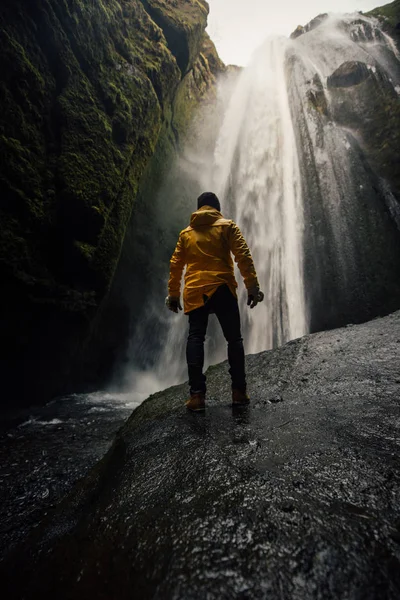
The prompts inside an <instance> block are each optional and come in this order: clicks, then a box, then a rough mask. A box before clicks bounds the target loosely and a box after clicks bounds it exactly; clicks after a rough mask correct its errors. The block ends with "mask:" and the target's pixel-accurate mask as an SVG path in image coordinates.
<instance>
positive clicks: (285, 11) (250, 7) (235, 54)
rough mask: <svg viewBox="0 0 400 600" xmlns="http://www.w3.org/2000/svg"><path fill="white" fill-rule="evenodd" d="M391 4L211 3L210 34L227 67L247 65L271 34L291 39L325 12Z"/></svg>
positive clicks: (379, 0)
mask: <svg viewBox="0 0 400 600" xmlns="http://www.w3.org/2000/svg"><path fill="white" fill-rule="evenodd" d="M390 1H391V0H386V1H385V0H208V3H209V5H210V15H209V17H208V29H207V31H208V33H209V35H210V37H211V39H212V40H213V42H214V43H215V45H216V47H217V50H218V53H219V55H220V57H221V59H222V60H223V61H224V62H225V64H236V65H246V64H247V62H248V61H249V59H250V57H251V55H252V53H253V50H255V48H257V46H259V45H260V44H261V43H262V42H263V41H264V40H265V38H267V37H268V36H269V35H271V34H277V35H285V36H289V35H290V34H291V33H292V31H294V30H295V29H296V27H297V25H305V24H306V23H308V22H309V21H311V19H313V18H314V17H316V16H317V15H319V14H321V13H324V12H336V13H337V12H354V11H356V10H362V11H363V12H368V11H369V10H372V9H373V8H376V7H377V6H383V5H384V4H388V3H389V2H390Z"/></svg>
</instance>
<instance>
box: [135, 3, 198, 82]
mask: <svg viewBox="0 0 400 600" xmlns="http://www.w3.org/2000/svg"><path fill="white" fill-rule="evenodd" d="M141 1H142V4H143V6H144V7H145V9H146V10H147V12H148V13H149V15H150V16H151V17H152V19H154V22H155V23H157V24H158V25H159V26H160V27H161V28H162V30H163V31H164V33H165V37H166V39H167V41H168V45H169V47H170V49H171V52H172V53H173V54H174V55H175V57H176V60H177V63H178V65H179V68H180V70H181V72H182V75H185V74H186V73H187V72H188V71H189V69H191V68H192V67H193V65H194V62H195V61H196V59H197V56H198V54H199V50H200V46H201V43H202V39H203V34H204V30H205V28H206V26H207V16H208V11H209V7H208V3H207V2H205V1H204V0H185V1H182V0H141Z"/></svg>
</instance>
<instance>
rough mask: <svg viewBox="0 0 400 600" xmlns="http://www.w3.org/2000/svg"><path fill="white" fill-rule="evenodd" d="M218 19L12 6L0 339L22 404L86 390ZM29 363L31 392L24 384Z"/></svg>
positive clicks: (7, 16)
mask: <svg viewBox="0 0 400 600" xmlns="http://www.w3.org/2000/svg"><path fill="white" fill-rule="evenodd" d="M146 8H147V9H148V12H147V10H146ZM156 9H157V14H158V15H159V17H160V18H159V19H157V20H155V19H153V16H154V14H155V13H154V11H155V10H156ZM207 13H208V5H207V3H206V2H201V1H195V0H191V1H190V2H188V1H187V0H173V2H162V1H158V2H156V1H155V0H154V1H149V2H141V1H140V0H124V1H123V2H117V1H116V0H105V1H103V2H86V1H83V0H43V1H41V2H40V3H37V2H29V3H26V2H23V1H22V0H15V1H13V2H12V1H11V0H9V1H8V0H5V1H4V2H2V4H1V6H0V68H1V74H2V76H1V81H0V101H1V107H2V111H1V114H0V156H1V166H0V186H1V196H0V198H1V199H0V219H1V228H0V276H1V279H2V288H3V294H2V299H1V308H2V311H1V316H0V333H1V339H2V347H3V353H4V356H5V361H4V362H3V365H4V374H3V372H2V373H1V376H2V378H3V379H4V378H5V379H7V378H8V379H9V380H10V383H9V388H7V383H6V384H5V386H6V388H7V389H8V390H9V392H10V394H9V397H8V401H11V400H10V399H11V396H14V397H16V398H17V400H16V401H17V402H23V403H29V402H32V401H36V400H38V399H41V400H43V401H45V400H47V399H48V398H49V397H50V396H51V395H54V394H55V393H59V392H63V391H65V389H66V387H68V384H66V381H69V382H71V386H72V387H73V380H74V375H73V374H74V363H75V361H78V360H79V356H80V355H81V353H82V352H83V353H84V352H86V351H87V348H88V346H87V345H88V343H89V342H88V340H89V339H90V336H91V331H92V329H93V322H94V319H95V317H96V314H97V312H98V307H99V306H100V305H101V303H102V301H103V298H104V296H105V295H106V294H107V292H108V290H109V288H110V285H111V282H112V280H113V276H114V272H115V269H116V266H117V264H118V261H119V257H120V252H121V247H122V244H123V240H124V236H125V232H126V227H127V225H128V222H129V219H130V216H131V212H132V207H133V204H134V201H135V198H136V195H137V192H138V189H139V185H140V182H141V180H142V177H143V174H144V172H145V170H146V168H147V166H148V164H149V160H150V159H151V157H152V156H153V155H154V152H155V149H156V146H157V143H158V139H159V136H160V132H161V131H163V129H164V128H165V127H166V124H167V123H170V122H171V119H172V112H173V109H172V105H173V104H174V103H175V102H176V100H175V99H176V94H177V90H179V85H180V81H181V79H182V72H186V73H187V75H186V76H187V77H191V76H192V75H191V66H192V65H195V64H197V62H198V61H199V60H202V59H201V57H200V48H201V44H202V43H203V36H204V29H205V26H206V20H207ZM159 23H161V27H160V25H159ZM163 26H164V29H163ZM171 28H172V29H173V31H174V36H175V37H174V38H173V40H172V38H171V36H170V30H171ZM182 56H185V57H186V59H185V61H183V62H182ZM184 63H185V64H184ZM203 91H205V90H203V89H202V90H200V92H199V94H197V96H196V101H199V100H200V98H201V95H202V93H203ZM186 112H187V115H186V114H185V117H184V118H183V119H182V127H184V126H185V125H184V124H185V123H186V122H187V121H188V119H189V117H190V109H187V111H186ZM176 119H177V121H179V120H180V117H179V115H176ZM163 124H164V125H163ZM180 128H181V125H179V127H178V129H180ZM175 142H176V139H175ZM49 323H51V326H49ZM58 327H60V331H59V332H57V328H58ZM61 330H62V331H61ZM85 348H86V349H85ZM33 356H34V357H35V359H37V364H36V366H33V365H32V366H31V362H32V361H31V359H32V357H33ZM49 361H50V362H51V364H52V371H53V374H52V375H51V376H47V372H48V369H47V367H46V365H47V366H48V365H49ZM21 362H25V363H26V365H27V373H28V376H29V377H30V382H29V388H28V391H27V390H25V389H24V386H23V385H22V384H21V386H19V385H17V386H16V388H15V389H14V386H13V382H14V381H15V380H16V379H18V377H17V374H18V373H19V369H20V364H21ZM37 365H40V367H37ZM37 370H39V373H37ZM8 375H9V377H8ZM40 379H41V380H42V381H39V380H40ZM50 380H51V382H50Z"/></svg>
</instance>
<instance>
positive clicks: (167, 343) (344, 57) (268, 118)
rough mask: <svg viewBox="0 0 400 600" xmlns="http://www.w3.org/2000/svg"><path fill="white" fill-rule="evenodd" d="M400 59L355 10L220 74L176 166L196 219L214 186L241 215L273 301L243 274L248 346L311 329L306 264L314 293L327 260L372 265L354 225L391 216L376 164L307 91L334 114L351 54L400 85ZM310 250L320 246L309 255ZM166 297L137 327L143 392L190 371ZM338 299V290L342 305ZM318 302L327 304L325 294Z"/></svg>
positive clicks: (230, 213)
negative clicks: (156, 340)
mask: <svg viewBox="0 0 400 600" xmlns="http://www.w3.org/2000/svg"><path fill="white" fill-rule="evenodd" d="M398 58H399V57H398V53H397V50H396V48H395V46H394V44H393V41H392V40H391V39H390V38H389V37H388V36H387V35H386V34H385V33H383V32H382V31H381V30H380V29H379V26H378V23H377V22H376V21H374V20H372V19H367V18H365V17H362V16H361V15H358V14H357V15H347V16H342V17H340V18H339V17H336V18H330V19H327V20H326V21H325V22H324V23H323V24H322V25H320V26H319V27H318V28H317V29H315V30H313V31H310V32H309V33H307V34H305V35H303V36H301V37H300V38H298V39H296V40H287V39H283V38H282V39H281V38H278V39H270V40H268V41H267V42H265V44H264V45H263V46H262V47H261V48H259V49H258V50H257V51H256V53H255V54H254V57H253V60H252V62H251V64H250V66H249V67H247V68H246V69H244V70H243V71H242V72H241V73H240V74H239V75H238V76H236V78H234V83H232V79H231V80H228V81H222V82H220V84H219V88H218V102H216V106H215V107H214V110H213V111H210V109H209V107H208V108H207V110H206V111H205V112H203V113H202V115H201V117H200V118H199V119H198V122H199V123H200V128H199V130H198V135H196V136H195V142H193V141H192V143H191V144H189V145H187V147H186V149H185V151H184V153H183V156H182V158H181V159H180V161H179V163H178V164H177V166H176V172H175V174H178V175H179V178H180V180H182V179H184V180H185V181H186V184H188V188H189V189H190V190H191V192H190V195H189V197H188V199H187V200H188V205H187V217H188V220H189V217H190V212H192V211H193V210H194V203H195V198H196V196H197V194H198V193H200V192H202V191H206V190H207V191H214V192H215V193H216V194H217V195H218V196H219V197H220V200H221V205H222V212H223V214H224V216H225V217H226V218H231V219H233V220H234V221H235V222H236V223H237V224H238V225H239V227H240V228H241V230H242V232H243V234H244V236H245V238H246V240H247V242H248V244H249V246H250V249H251V251H252V254H253V258H254V262H255V265H256V269H257V273H258V276H259V281H260V285H261V289H262V290H263V291H264V293H265V301H264V302H263V303H262V304H261V305H259V306H257V307H256V308H255V309H254V310H251V311H250V310H249V309H248V307H247V306H246V299H247V297H246V292H245V289H244V286H243V282H242V281H241V277H240V274H239V273H237V274H236V275H237V279H238V281H239V302H240V307H241V316H242V329H243V336H244V341H245V348H246V352H247V353H255V352H259V351H262V350H266V349H269V348H272V347H276V346H278V345H280V344H283V343H285V342H286V341H288V340H290V339H293V338H296V337H299V336H301V335H304V334H305V333H307V331H308V330H309V319H310V315H309V312H310V310H311V308H310V307H311V305H312V302H311V300H310V298H311V292H310V290H309V289H307V288H306V285H305V273H306V272H307V269H308V271H310V264H311V266H312V268H311V285H310V279H309V280H308V284H309V287H310V288H311V287H312V293H313V294H314V292H315V289H316V288H317V287H318V285H320V287H322V288H324V287H325V288H326V289H328V287H329V282H328V281H327V279H326V273H327V272H328V271H327V268H326V265H327V264H328V263H329V262H332V263H334V267H332V269H334V271H332V272H334V274H335V275H334V277H336V276H337V277H338V281H339V283H340V285H341V286H342V287H343V289H345V288H346V281H349V280H350V279H351V278H353V279H354V278H355V277H358V276H359V275H358V274H357V272H358V271H360V269H361V270H362V269H368V262H369V258H368V254H367V253H366V254H365V256H364V255H362V254H360V244H361V243H362V242H361V241H360V240H361V238H360V237H358V238H357V235H358V233H357V232H358V230H359V224H360V223H361V222H362V221H363V219H365V220H366V222H367V221H368V223H370V222H374V221H379V220H380V219H382V218H384V217H382V215H381V212H382V211H381V208H379V204H381V203H382V193H381V192H380V191H379V190H378V191H376V186H375V185H374V184H373V185H371V186H369V188H368V190H367V188H366V187H365V183H366V181H368V178H369V177H371V174H370V171H368V170H366V167H365V160H364V159H363V157H362V156H361V154H360V149H359V146H358V142H357V140H356V134H355V133H354V132H351V131H347V130H346V128H344V127H338V126H337V125H336V124H335V123H334V122H333V121H332V120H331V119H330V118H328V117H327V116H321V114H320V112H319V111H317V110H315V108H312V107H310V102H309V99H310V92H311V93H312V94H315V93H317V92H318V93H322V94H323V96H324V98H325V100H326V104H327V107H328V109H327V114H329V106H330V91H329V89H328V87H327V78H328V77H329V76H330V75H331V74H332V73H333V72H334V71H335V70H336V69H337V68H338V67H339V66H340V65H341V64H342V63H343V62H345V61H361V62H363V63H364V64H366V65H367V66H368V68H369V69H371V72H373V73H375V72H376V69H377V68H378V69H380V72H381V73H384V74H385V75H384V76H385V78H386V80H387V81H386V84H387V85H389V86H390V85H393V90H396V91H397V92H398V91H399V89H400V88H399V87H398V86H399V82H400V69H399V61H398ZM394 93H395V92H394ZM355 140H356V141H355ZM356 142H357V143H356ZM210 148H211V150H210ZM383 187H384V185H382V189H383ZM383 195H384V194H383ZM389 195H390V194H387V196H389ZM368 203H370V205H368ZM374 203H375V204H376V206H378V208H376V207H375V204H374ZM392 204H393V202H392ZM371 207H372V208H371ZM360 211H364V212H360ZM379 211H381V212H379ZM305 218H306V219H307V222H306V223H305ZM355 223H357V226H355ZM382 227H383V226H382ZM310 231H311V233H310ZM382 231H383V229H382ZM306 232H307V235H308V238H307V239H306ZM312 236H314V238H312ZM312 239H314V242H313V243H314V245H312V244H311V242H310V240H311V241H312ZM311 247H312V252H311V250H310V248H311ZM327 249H328V250H329V252H330V253H329V252H328V250H327ZM368 251H369V250H368ZM307 252H308V256H309V255H310V253H312V255H313V256H312V261H311V263H310V261H309V259H307V260H308V262H307V264H305V260H306V258H307ZM324 261H325V262H324ZM166 268H167V265H166ZM371 268H372V267H371ZM324 271H325V272H324ZM362 276H363V275H362V273H361V278H362ZM308 277H309V278H310V275H308ZM324 277H325V280H324ZM318 281H320V284H319V283H318ZM361 285H362V283H361ZM329 289H330V288H329ZM332 289H335V288H332ZM336 289H339V288H336ZM157 300H158V301H157V303H155V304H154V306H153V308H152V309H151V310H150V314H148V315H147V318H146V319H143V320H142V321H141V323H140V325H139V326H138V327H137V329H136V333H135V337H134V342H133V346H132V356H133V360H135V357H137V356H138V355H141V356H143V355H147V356H148V358H147V360H146V365H147V369H145V370H144V371H143V370H142V371H140V372H137V371H136V372H134V373H133V374H132V380H133V381H134V387H135V390H137V391H143V389H145V390H146V392H151V391H155V390H157V389H161V388H165V387H167V386H168V385H171V384H174V383H178V382H180V381H183V380H184V379H185V378H186V363H185V338H186V333H187V320H186V319H184V318H183V317H182V315H181V316H180V318H177V317H176V316H175V315H171V314H168V312H167V311H165V312H164V314H161V315H160V302H159V299H157ZM335 300H336V299H335V297H334V293H332V294H331V297H330V298H329V301H330V302H331V305H332V306H333V309H335ZM321 303H322V306H323V310H324V309H325V304H326V303H327V301H326V297H325V299H324V301H323V302H322V301H321ZM212 319H213V317H212ZM214 321H215V318H214ZM321 322H323V321H321ZM210 325H211V327H210V334H212V335H210V336H209V338H208V341H207V345H206V355H207V361H208V364H212V363H215V362H218V361H220V360H223V359H225V358H226V344H225V341H224V340H223V338H222V335H221V333H220V332H219V331H218V328H217V327H216V326H215V323H213V322H211V324H210ZM155 329H156V330H157V335H160V332H162V331H164V332H166V333H165V338H164V341H163V345H162V349H161V351H160V352H159V353H157V355H155V354H154V348H152V345H151V343H149V342H148V339H149V337H151V333H150V332H152V331H153V332H154V331H155ZM142 362H143V361H142Z"/></svg>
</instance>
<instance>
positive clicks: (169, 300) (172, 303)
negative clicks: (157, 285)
mask: <svg viewBox="0 0 400 600" xmlns="http://www.w3.org/2000/svg"><path fill="white" fill-rule="evenodd" d="M165 305H166V306H167V308H168V309H169V310H171V311H172V312H174V313H178V309H179V310H182V306H181V302H180V299H179V298H175V297H174V296H167V297H166V298H165Z"/></svg>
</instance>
